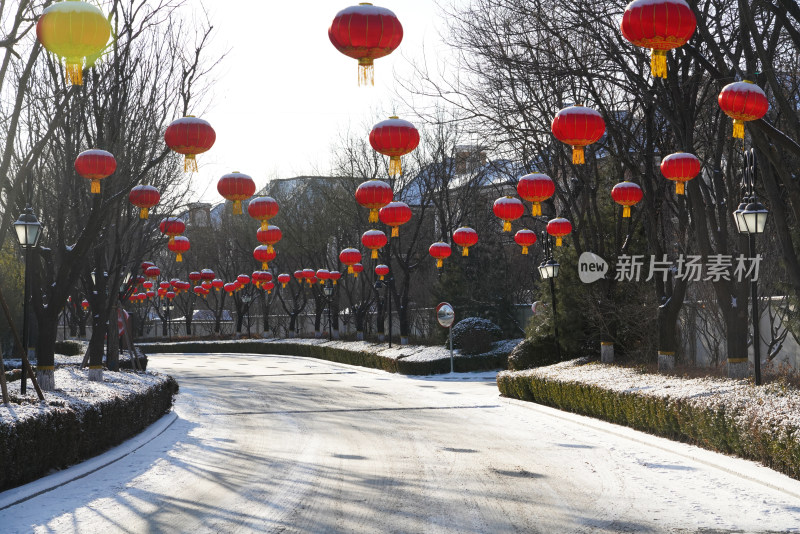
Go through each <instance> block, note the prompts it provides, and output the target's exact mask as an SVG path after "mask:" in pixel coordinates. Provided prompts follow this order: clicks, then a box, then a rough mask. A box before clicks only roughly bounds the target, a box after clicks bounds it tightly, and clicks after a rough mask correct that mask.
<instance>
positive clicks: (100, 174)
mask: <svg viewBox="0 0 800 534" xmlns="http://www.w3.org/2000/svg"><path fill="white" fill-rule="evenodd" d="M116 170H117V160H116V159H115V158H114V156H113V155H112V154H111V152H107V151H105V150H99V149H96V148H94V149H92V150H84V151H83V152H81V153H80V154H78V157H77V158H76V159H75V171H76V172H77V173H78V174H80V175H81V176H82V177H84V178H86V179H87V180H91V181H92V189H91V191H92V194H95V195H96V194H98V193H100V180H102V179H104V178H108V177H109V176H111V175H112V174H114V171H116Z"/></svg>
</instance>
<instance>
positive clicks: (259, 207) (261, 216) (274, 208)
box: [247, 197, 280, 230]
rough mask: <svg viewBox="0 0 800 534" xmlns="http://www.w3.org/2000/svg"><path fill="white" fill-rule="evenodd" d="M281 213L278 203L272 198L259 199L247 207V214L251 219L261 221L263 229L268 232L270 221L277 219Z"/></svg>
mask: <svg viewBox="0 0 800 534" xmlns="http://www.w3.org/2000/svg"><path fill="white" fill-rule="evenodd" d="M278 211H280V206H278V202H277V201H276V200H275V199H274V198H272V197H257V198H254V199H253V200H251V201H250V203H249V204H248V205H247V213H248V214H249V215H250V217H252V218H254V219H256V220H257V221H261V229H262V230H266V229H267V227H268V226H269V220H270V219H272V218H273V217H275V216H276V215H277V214H278Z"/></svg>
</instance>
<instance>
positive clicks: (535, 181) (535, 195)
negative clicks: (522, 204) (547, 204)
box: [517, 172, 556, 217]
mask: <svg viewBox="0 0 800 534" xmlns="http://www.w3.org/2000/svg"><path fill="white" fill-rule="evenodd" d="M555 192H556V184H555V183H553V180H552V179H551V178H550V177H549V176H547V175H546V174H541V173H538V172H535V173H532V174H526V175H525V176H523V177H522V178H520V179H519V182H518V183H517V194H519V196H520V198H522V199H523V200H527V201H528V202H532V203H533V208H531V215H533V216H534V217H537V216H539V215H541V214H542V205H541V204H540V203H541V202H544V201H545V200H547V199H548V198H550V197H552V196H553V194H555Z"/></svg>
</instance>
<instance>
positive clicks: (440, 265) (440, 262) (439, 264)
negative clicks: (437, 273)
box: [436, 259, 444, 269]
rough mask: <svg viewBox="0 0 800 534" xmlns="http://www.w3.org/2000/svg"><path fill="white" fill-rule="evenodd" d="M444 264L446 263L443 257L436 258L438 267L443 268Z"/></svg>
mask: <svg viewBox="0 0 800 534" xmlns="http://www.w3.org/2000/svg"><path fill="white" fill-rule="evenodd" d="M443 265H444V261H443V260H441V259H438V260H436V268H437V269H441V268H442V266H443Z"/></svg>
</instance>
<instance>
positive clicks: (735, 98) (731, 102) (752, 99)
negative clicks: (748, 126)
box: [717, 80, 769, 139]
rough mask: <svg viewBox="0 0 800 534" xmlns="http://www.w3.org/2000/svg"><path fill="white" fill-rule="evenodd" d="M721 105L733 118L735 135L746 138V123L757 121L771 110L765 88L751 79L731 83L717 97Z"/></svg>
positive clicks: (735, 136)
mask: <svg viewBox="0 0 800 534" xmlns="http://www.w3.org/2000/svg"><path fill="white" fill-rule="evenodd" d="M717 102H718V103H719V107H720V108H721V109H722V111H724V112H725V114H726V115H727V116H728V117H730V118H732V119H733V137H734V138H735V139H744V123H745V122H750V121H755V120H758V119H760V118H761V117H763V116H764V115H766V114H767V111H769V101H768V100H767V95H766V94H765V93H764V90H763V89H761V88H760V87H759V86H757V85H756V84H754V83H753V82H750V81H747V80H745V81H743V82H733V83H729V84H728V85H726V86H725V87H723V88H722V91H721V92H720V94H719V96H718V97H717Z"/></svg>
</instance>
